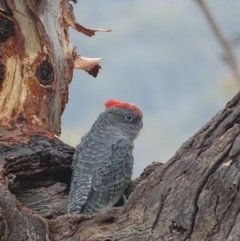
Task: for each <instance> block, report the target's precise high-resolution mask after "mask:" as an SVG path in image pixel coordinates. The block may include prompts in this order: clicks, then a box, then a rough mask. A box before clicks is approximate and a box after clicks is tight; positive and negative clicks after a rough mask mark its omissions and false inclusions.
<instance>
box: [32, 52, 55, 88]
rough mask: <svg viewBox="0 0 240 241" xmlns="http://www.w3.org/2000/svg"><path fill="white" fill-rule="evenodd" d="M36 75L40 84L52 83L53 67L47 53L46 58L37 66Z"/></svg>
mask: <svg viewBox="0 0 240 241" xmlns="http://www.w3.org/2000/svg"><path fill="white" fill-rule="evenodd" d="M36 77H37V78H38V80H39V82H40V84H42V85H50V84H52V83H53V81H54V69H53V65H52V63H51V61H50V58H49V56H48V55H47V57H46V59H45V60H43V61H42V63H40V64H39V65H38V66H37V69H36Z"/></svg>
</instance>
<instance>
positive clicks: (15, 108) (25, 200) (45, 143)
mask: <svg viewBox="0 0 240 241" xmlns="http://www.w3.org/2000/svg"><path fill="white" fill-rule="evenodd" d="M0 9H1V17H0V40H1V71H0V73H1V89H0V91H1V94H0V106H1V110H2V111H1V116H0V126H1V145H0V150H1V151H0V154H1V155H0V157H1V159H0V165H1V178H0V179H1V180H0V214H1V215H0V237H1V239H2V240H8V241H21V240H41V241H42V240H52V241H53V240H56V241H61V240H69V241H71V240H105V241H107V240H108V241H110V240H199V241H201V240H228V241H229V240H239V236H240V232H239V227H238V226H239V223H240V222H239V220H238V219H239V210H240V204H239V202H238V199H239V181H240V175H239V163H238V162H239V153H240V150H239V133H240V128H239V108H240V94H237V95H236V96H235V97H234V98H233V100H232V101H230V102H229V103H228V104H227V106H226V108H225V109H224V110H223V111H221V112H219V113H217V115H216V116H215V117H214V118H213V119H212V120H211V121H210V122H209V123H207V124H206V125H205V126H204V127H203V128H202V129H201V130H200V131H199V132H198V133H196V134H195V135H194V136H193V137H192V138H190V139H189V140H188V141H187V142H186V143H184V144H183V145H182V146H181V148H180V149H179V150H178V151H177V152H176V154H175V155H174V156H173V158H171V159H170V160H169V161H168V162H167V163H166V164H164V165H162V164H160V163H155V164H153V165H151V166H149V167H148V168H146V170H145V171H144V173H143V174H142V176H141V177H140V178H139V179H137V180H135V181H133V182H132V184H131V185H130V187H129V188H128V190H127V195H128V196H129V195H130V196H129V199H128V202H127V203H126V205H124V206H123V207H119V208H113V209H110V210H107V211H106V212H103V213H100V214H97V215H93V216H85V215H68V214H65V213H66V199H67V194H68V189H67V187H68V184H69V182H70V176H71V170H70V168H69V166H70V163H71V161H72V154H73V151H74V149H73V148H72V147H70V146H68V145H66V144H64V143H63V142H61V141H60V140H59V138H58V137H57V136H58V135H59V134H60V117H61V114H62V112H63V110H64V108H65V105H66V103H67V98H68V85H69V83H70V81H71V78H72V70H73V68H74V66H75V67H79V66H80V67H81V68H83V69H86V70H87V71H89V72H90V73H92V71H91V70H92V69H94V71H93V72H94V75H96V72H97V71H98V70H99V68H100V67H99V65H98V62H99V59H97V60H93V62H94V61H95V62H94V64H93V65H92V61H91V60H88V59H85V58H81V57H79V56H77V54H76V53H75V51H74V49H73V48H72V47H71V45H70V43H69V38H68V27H69V26H72V27H74V28H75V29H77V30H79V31H81V32H83V33H85V34H87V35H92V34H93V33H94V32H95V31H96V30H90V29H86V28H84V27H82V26H81V25H79V24H77V23H76V22H75V20H74V16H73V13H72V8H71V5H70V4H69V2H68V1H67V0H59V1H55V2H54V4H53V3H52V1H44V2H41V1H33V0H26V1H11V0H6V1H3V0H1V1H0ZM103 31H106V30H105V29H103ZM89 65H90V67H89ZM92 67H93V68H92Z"/></svg>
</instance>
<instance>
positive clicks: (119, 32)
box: [61, 0, 240, 177]
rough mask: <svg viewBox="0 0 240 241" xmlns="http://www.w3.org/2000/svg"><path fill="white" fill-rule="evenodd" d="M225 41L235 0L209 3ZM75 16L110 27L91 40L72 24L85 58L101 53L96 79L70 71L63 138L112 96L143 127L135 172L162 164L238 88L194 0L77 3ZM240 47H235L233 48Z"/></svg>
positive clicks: (232, 29)
mask: <svg viewBox="0 0 240 241" xmlns="http://www.w3.org/2000/svg"><path fill="white" fill-rule="evenodd" d="M208 3H209V6H210V8H211V10H212V12H213V14H214V16H215V18H216V19H217V21H218V23H219V25H220V26H221V28H222V30H223V31H224V33H225V34H226V36H228V37H229V38H230V39H232V38H234V37H236V36H238V33H239V35H240V28H239V26H240V18H239V8H240V2H238V1H232V2H231V4H229V2H227V1H224V0H212V1H208ZM73 7H74V12H75V17H76V20H77V21H78V22H79V23H80V24H82V25H83V26H85V27H89V28H102V27H106V28H111V29H112V32H110V33H97V34H96V35H95V36H93V37H91V38H89V37H87V36H84V35H83V34H81V33H78V32H76V31H75V30H72V29H70V30H69V31H70V39H71V42H72V45H73V46H77V52H78V53H79V54H81V55H83V56H85V57H103V60H102V62H101V66H102V69H101V70H100V73H99V75H98V77H97V78H96V79H95V78H93V77H92V76H90V75H88V74H87V73H86V72H85V71H81V70H74V76H73V79H72V83H71V84H70V87H69V102H68V104H67V106H66V109H65V111H64V113H63V116H62V135H61V138H62V140H63V141H65V142H66V143H68V144H70V145H72V146H76V145H77V144H78V143H79V142H80V140H81V137H82V136H83V135H84V134H85V133H86V132H88V131H89V130H90V128H91V126H92V124H93V122H94V121H95V119H96V118H97V116H98V115H99V114H100V113H101V112H102V111H103V110H104V103H105V102H106V101H107V100H108V99H110V98H113V99H117V100H122V101H128V102H131V103H134V104H136V105H138V106H139V107H140V108H141V109H142V111H143V113H144V119H143V121H144V127H143V129H142V131H141V133H140V135H139V137H138V138H137V140H136V141H135V148H134V158H135V166H134V173H133V177H137V176H139V175H140V174H141V172H142V171H143V169H144V168H145V167H146V166H147V165H149V164H151V163H152V162H153V161H160V162H166V161H167V160H169V159H170V158H171V157H172V156H173V155H174V153H175V152H176V151H177V149H178V148H179V147H180V146H181V144H182V143H183V142H185V141H186V140H187V139H188V138H189V137H191V136H192V135H193V134H194V133H195V132H197V131H198V130H199V129H200V128H201V127H202V126H203V125H204V124H205V123H206V122H207V121H209V120H210V119H211V118H212V117H213V116H214V115H215V114H216V113H217V112H218V111H219V110H221V109H223V108H224V106H225V104H226V102H227V101H229V100H230V99H231V98H232V97H233V96H234V94H235V93H236V92H237V90H238V84H237V83H236V81H235V80H234V79H233V78H232V76H231V73H230V72H229V70H228V68H227V66H226V65H225V63H224V62H223V58H222V50H221V48H220V46H219V44H218V42H217V41H216V39H215V38H214V36H213V34H212V32H211V30H210V28H209V26H208V25H207V22H206V20H205V18H204V16H203V14H202V12H201V11H200V9H199V7H198V6H197V5H196V4H195V1H189V0H188V1H187V0H182V1H181V2H180V1H179V0H149V1H143V0H140V1H139V0H138V1H135V0H132V1H130V2H129V1H125V0H122V1H110V0H103V1H93V0H88V1H82V0H81V1H78V4H74V5H73ZM234 50H235V51H236V52H239V48H237V46H236V47H235V46H234Z"/></svg>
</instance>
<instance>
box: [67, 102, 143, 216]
mask: <svg viewBox="0 0 240 241" xmlns="http://www.w3.org/2000/svg"><path fill="white" fill-rule="evenodd" d="M105 106H106V110H105V111H104V112H103V113H101V114H100V115H99V117H98V119H97V120H96V121H95V123H94V125H93V126H92V128H91V130H90V131H89V132H88V133H87V134H86V135H85V136H84V137H83V138H82V141H81V143H80V144H79V145H78V146H77V147H76V151H75V153H74V157H73V163H72V166H71V167H72V169H73V174H72V181H71V187H70V193H69V200H68V212H69V213H86V214H92V213H97V212H100V211H101V210H104V209H107V208H109V207H112V206H113V205H114V204H116V203H117V202H118V201H119V199H120V198H121V196H122V195H123V192H124V191H125V189H126V188H127V186H128V183H129V181H130V180H131V176H132V170H133V156H132V150H133V140H134V139H135V138H136V137H137V135H138V133H139V131H140V130H141V128H142V125H143V124H142V112H141V110H140V109H139V108H138V107H137V106H135V105H132V104H129V103H124V102H119V101H114V100H109V101H108V102H106V104H105Z"/></svg>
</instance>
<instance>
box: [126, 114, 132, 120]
mask: <svg viewBox="0 0 240 241" xmlns="http://www.w3.org/2000/svg"><path fill="white" fill-rule="evenodd" d="M125 119H126V120H127V121H132V120H133V117H132V116H131V115H127V116H126V117H125Z"/></svg>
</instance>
